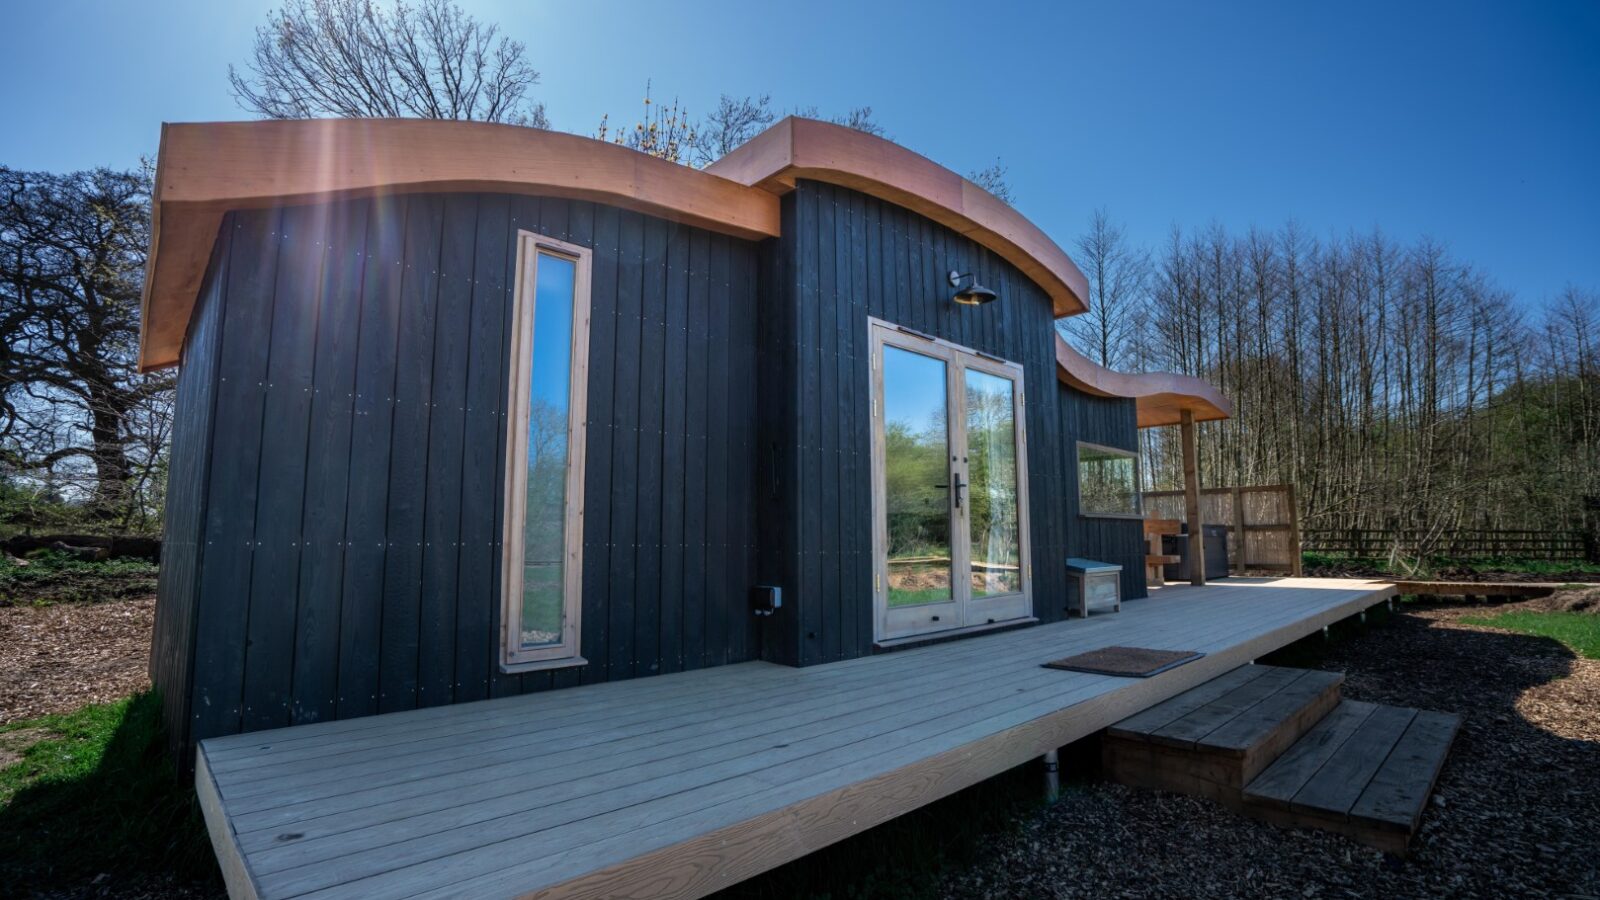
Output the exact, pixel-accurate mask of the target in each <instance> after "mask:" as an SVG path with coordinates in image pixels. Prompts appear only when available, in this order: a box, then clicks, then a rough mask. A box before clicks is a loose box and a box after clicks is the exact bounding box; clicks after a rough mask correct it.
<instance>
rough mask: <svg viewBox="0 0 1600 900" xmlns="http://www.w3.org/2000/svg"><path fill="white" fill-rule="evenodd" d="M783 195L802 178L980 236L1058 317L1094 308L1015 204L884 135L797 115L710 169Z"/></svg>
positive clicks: (1068, 264)
mask: <svg viewBox="0 0 1600 900" xmlns="http://www.w3.org/2000/svg"><path fill="white" fill-rule="evenodd" d="M706 171H707V172H711V173H712V174H715V175H721V176H723V177H725V178H731V179H732V180H734V181H737V182H739V183H741V184H749V185H755V186H757V187H762V188H765V189H766V190H769V191H772V192H773V193H777V194H786V193H788V192H789V191H791V190H794V183H795V180H796V179H799V178H808V179H811V180H814V181H825V182H828V183H830V184H838V185H842V186H844V187H848V188H852V189H854V190H858V191H861V192H862V193H865V194H871V195H873V196H874V197H878V198H881V199H884V200H888V201H890V202H892V203H896V204H899V205H900V206H904V207H906V208H907V209H910V210H913V211H915V212H918V213H921V214H922V215H924V216H927V217H928V218H930V219H932V220H934V221H935V222H938V223H939V224H941V225H944V226H945V227H947V228H950V229H952V230H954V231H958V232H960V233H961V234H964V235H966V236H967V237H970V238H972V239H973V240H975V241H977V242H978V243H979V244H982V245H983V246H985V247H988V248H989V249H990V250H993V251H994V252H995V253H997V254H999V255H1000V257H1001V258H1003V259H1005V260H1006V261H1007V262H1009V263H1011V264H1012V265H1014V266H1016V267H1017V268H1018V269H1021V270H1022V272H1023V274H1025V275H1027V276H1028V277H1029V278H1031V279H1033V280H1034V281H1035V282H1036V283H1038V285H1039V286H1040V287H1042V288H1044V290H1045V292H1046V293H1048V294H1049V295H1050V300H1051V303H1052V304H1053V305H1054V307H1055V314H1056V317H1057V318H1060V317H1062V316H1071V315H1076V314H1078V313H1081V312H1084V311H1086V310H1088V308H1089V282H1088V279H1086V278H1084V276H1083V272H1081V271H1079V270H1078V267H1077V265H1076V264H1075V263H1073V261H1072V260H1071V259H1070V258H1069V257H1068V256H1067V254H1066V252H1065V251H1063V250H1062V249H1061V248H1060V247H1058V246H1056V243H1055V241H1052V240H1050V237H1049V235H1046V234H1045V233H1044V232H1043V231H1040V230H1039V227H1038V226H1036V225H1034V224H1033V223H1032V222H1030V221H1028V220H1027V219H1025V218H1023V216H1022V214H1021V213H1019V212H1017V211H1016V210H1015V209H1012V208H1011V206H1010V204H1007V203H1006V202H1004V201H1002V200H1000V199H999V198H998V197H995V196H994V195H993V194H991V193H989V192H988V191H986V190H984V189H983V188H981V187H978V186H977V185H976V184H973V183H972V182H970V181H968V180H967V179H965V178H962V177H961V176H960V175H957V174H956V173H954V172H952V171H950V170H949V169H946V168H945V167H943V166H941V165H939V164H938V163H936V162H934V161H932V160H930V159H928V158H927V157H925V156H922V155H921V154H919V153H915V152H913V151H911V150H907V149H906V148H904V147H902V146H900V145H899V144H896V143H894V142H893V141H886V140H884V139H883V138H880V137H874V136H873V135H870V134H865V133H863V132H860V131H857V130H855V129H853V128H846V127H844V126H842V125H834V124H832V123H831V122H819V121H817V120H815V119H801V118H798V117H795V116H789V117H788V118H786V119H783V120H782V121H780V122H778V123H777V124H776V125H773V126H772V127H771V128H768V129H767V130H766V131H763V132H762V133H761V134H758V135H756V136H755V137H753V138H751V139H750V140H749V141H747V142H746V143H745V144H743V145H742V146H740V147H738V148H737V149H735V150H734V151H733V152H732V153H729V154H728V155H727V156H724V157H723V158H721V159H719V160H717V161H716V162H714V163H712V164H711V165H710V166H707V167H706Z"/></svg>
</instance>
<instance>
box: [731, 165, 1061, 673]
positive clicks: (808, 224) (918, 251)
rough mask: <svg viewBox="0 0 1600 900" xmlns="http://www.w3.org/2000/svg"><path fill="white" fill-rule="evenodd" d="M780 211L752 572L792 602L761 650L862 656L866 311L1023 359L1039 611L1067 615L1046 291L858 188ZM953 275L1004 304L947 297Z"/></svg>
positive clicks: (828, 189) (773, 251) (768, 284)
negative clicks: (970, 279)
mask: <svg viewBox="0 0 1600 900" xmlns="http://www.w3.org/2000/svg"><path fill="white" fill-rule="evenodd" d="M782 216H783V218H782V229H783V235H784V237H783V238H781V239H779V240H776V241H769V242H768V243H767V245H766V246H765V249H764V257H763V259H764V267H763V269H764V271H763V276H764V279H765V283H764V287H763V290H762V292H761V294H762V307H761V329H760V335H761V336H760V340H761V348H762V351H761V354H760V356H759V364H760V367H761V368H760V389H761V397H762V406H761V414H762V432H761V433H762V447H761V455H760V466H761V483H760V490H759V491H758V497H759V498H760V501H761V508H760V532H761V542H760V543H761V556H760V564H759V567H758V568H759V572H758V574H759V575H760V577H761V579H762V580H763V581H765V582H769V583H775V584H780V585H782V586H783V587H784V589H785V592H786V596H787V597H788V598H790V599H789V600H786V602H785V608H784V609H783V610H782V611H781V612H780V613H779V614H778V615H776V616H773V617H772V618H771V619H770V620H768V621H767V622H766V623H765V629H766V631H765V644H764V648H763V650H764V654H765V656H766V657H767V658H769V659H772V660H774V661H778V662H784V663H789V664H794V665H808V664H812V663H820V662H828V661H831V660H835V659H843V658H849V657H854V656H860V655H863V654H865V653H870V652H871V651H872V642H873V619H872V537H871V528H872V508H871V496H872V491H871V473H872V466H871V458H870V452H871V443H870V439H869V435H870V429H869V422H870V409H869V406H868V404H869V401H870V395H869V389H868V385H869V383H870V382H869V378H868V367H869V364H870V349H869V345H868V340H867V319H868V317H869V316H873V317H877V318H880V319H884V320H886V321H889V322H892V323H895V324H897V325H903V326H906V327H908V328H914V329H916V330H918V331H921V332H924V333H926V334H931V335H935V336H938V337H941V338H945V339H947V340H950V341H954V342H956V343H958V344H961V345H964V346H966V347H971V348H973V349H975V350H979V351H982V352H984V353H989V354H992V355H994V356H999V357H1002V358H1004V359H1007V360H1011V361H1014V362H1019V363H1021V364H1022V366H1023V369H1024V378H1025V381H1026V383H1025V401H1026V402H1025V406H1024V416H1025V421H1026V427H1027V441H1028V475H1027V484H1026V490H1027V491H1028V497H1029V513H1030V515H1029V517H1030V526H1031V530H1032V534H1031V535H1030V540H1031V548H1032V563H1033V591H1034V600H1033V605H1034V614H1035V615H1036V616H1038V617H1039V618H1040V619H1043V620H1045V621H1052V620H1055V619H1059V618H1061V617H1062V615H1063V613H1064V611H1065V603H1066V573H1065V569H1064V566H1063V561H1064V560H1065V558H1066V557H1067V556H1068V555H1069V554H1068V553H1067V549H1068V530H1067V527H1066V522H1067V517H1068V507H1067V503H1068V496H1069V495H1068V491H1067V488H1068V484H1067V482H1068V481H1069V479H1068V477H1067V475H1068V473H1067V472H1066V471H1065V470H1064V468H1063V463H1064V459H1063V456H1062V454H1061V451H1060V443H1061V441H1062V439H1063V434H1064V429H1063V418H1062V416H1063V408H1062V405H1061V404H1060V403H1058V402H1057V399H1056V393H1057V390H1058V388H1057V384H1058V382H1057V380H1056V376H1055V344H1054V333H1055V332H1054V327H1055V326H1054V320H1053V318H1052V314H1051V307H1050V301H1049V298H1048V297H1047V296H1046V295H1045V293H1044V292H1043V291H1042V290H1040V289H1039V287H1038V286H1037V285H1035V284H1034V283H1033V282H1032V281H1030V280H1029V279H1028V278H1027V277H1026V276H1024V275H1023V274H1022V273H1021V272H1020V271H1018V270H1017V269H1016V268H1015V267H1013V266H1012V265H1010V264H1009V263H1007V262H1005V261H1004V260H1001V259H1000V258H999V257H997V256H995V255H994V254H993V253H991V252H989V251H988V250H986V249H984V248H982V247H981V246H979V245H978V244H977V243H975V242H973V241H971V240H968V239H967V238H965V237H962V236H961V235H959V234H957V233H955V232H953V231H951V230H950V229H947V228H945V227H943V226H941V225H939V224H937V223H935V222H932V221H930V220H929V219H926V218H924V217H922V216H920V215H918V214H916V213H913V212H910V211H909V210H906V209H904V208H902V207H899V206H896V205H894V204H892V203H887V202H884V201H880V200H878V199H875V198H872V197H869V196H867V195H865V194H862V193H859V192H856V191H851V190H848V189H845V188H840V187H835V186H832V185H827V184H820V183H816V182H810V181H801V182H800V183H799V185H798V187H797V188H796V190H795V191H794V192H793V193H791V194H789V195H787V196H786V197H784V201H783V209H782ZM951 270H956V271H960V272H976V273H977V276H978V280H979V281H980V282H981V283H983V284H984V285H986V286H988V287H989V288H991V289H993V290H995V291H996V292H997V293H998V294H999V299H998V301H997V302H994V303H991V304H988V305H986V306H980V307H970V306H959V305H957V304H955V303H953V302H951V300H950V296H951V294H952V292H953V289H952V288H951V287H950V284H949V281H948V280H947V276H948V274H949V272H950V271H951Z"/></svg>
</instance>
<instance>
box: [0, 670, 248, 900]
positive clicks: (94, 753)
mask: <svg viewBox="0 0 1600 900" xmlns="http://www.w3.org/2000/svg"><path fill="white" fill-rule="evenodd" d="M39 732H43V733H44V734H43V735H42V738H43V739H41V740H38V741H37V742H34V743H31V744H30V745H28V746H27V747H26V749H24V750H22V751H21V752H22V759H21V761H20V762H16V763H14V764H13V765H10V766H8V767H6V768H4V769H0V884H3V885H5V886H6V889H7V890H16V891H18V892H19V893H21V894H26V893H27V891H28V889H29V888H30V887H32V888H39V889H43V888H45V887H52V888H60V887H62V886H64V885H67V884H70V883H72V882H74V881H79V880H82V879H87V878H93V877H95V876H97V875H100V874H102V873H105V874H110V875H112V876H114V877H116V876H125V875H132V874H144V873H162V874H165V873H171V874H173V875H175V876H177V877H180V878H184V879H193V880H199V879H205V880H211V881H217V880H218V873H217V870H216V862H215V860H214V858H213V857H212V855H211V848H210V842H209V841H208V839H207V837H206V831H205V824H204V821H203V819H202V817H201V815H200V809H199V805H198V804H197V803H196V801H195V797H194V790H193V789H192V788H190V787H188V786H187V785H185V784H183V783H181V782H180V781H178V779H177V777H176V774H175V773H176V768H175V766H174V765H173V761H172V758H171V757H170V756H168V755H167V752H166V739H165V735H164V733H163V731H162V726H161V703H160V700H159V699H158V697H157V696H156V694H155V693H154V692H145V693H142V694H137V695H135V696H133V697H130V698H128V699H126V700H122V701H119V702H117V703H109V704H100V705H94V706H86V707H84V708H82V709H80V710H78V711H77V712H73V713H69V714H67V715H59V716H45V717H43V718H39V719H31V720H29V721H25V722H16V723H13V724H10V725H5V726H0V746H4V745H6V744H7V743H8V739H9V742H10V743H12V744H13V745H14V744H15V743H16V742H18V741H19V739H20V738H22V737H23V736H25V735H32V736H34V737H39V736H40V735H39Z"/></svg>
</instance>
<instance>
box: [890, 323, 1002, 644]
mask: <svg viewBox="0 0 1600 900" xmlns="http://www.w3.org/2000/svg"><path fill="white" fill-rule="evenodd" d="M871 329H872V353H873V357H872V373H873V385H872V390H873V423H872V429H873V518H874V548H875V552H874V557H875V558H874V566H875V570H874V574H873V589H874V599H875V604H876V612H877V620H876V621H877V634H876V637H877V639H878V640H880V641H884V640H893V639H895V638H904V637H911V636H915V635H920V634H930V633H934V632H939V631H946V630H951V629H957V628H970V627H975V626H983V625H989V624H998V623H1001V622H1005V621H1008V620H1014V619H1020V618H1025V617H1027V616H1029V615H1031V614H1032V606H1031V602H1030V590H1029V587H1030V586H1029V581H1030V572H1029V568H1028V545H1027V534H1028V527H1027V515H1028V513H1027V496H1026V492H1024V491H1023V490H1021V485H1023V484H1025V483H1026V476H1027V462H1026V452H1025V448H1026V442H1025V440H1024V433H1023V424H1022V423H1023V415H1022V407H1023V400H1024V394H1023V387H1022V367H1021V366H1019V365H1016V364H1013V363H1008V362H1005V361H1003V360H998V359H995V358H992V357H988V356H982V355H979V354H977V353H974V352H972V351H969V350H966V349H964V348H961V347H957V346H955V345H953V344H949V343H946V342H943V341H939V340H935V339H931V338H927V337H924V336H921V335H918V334H915V333H910V332H905V331H902V330H901V329H898V328H896V327H894V326H892V325H888V324H886V323H881V322H876V321H874V322H873V324H872V326H871Z"/></svg>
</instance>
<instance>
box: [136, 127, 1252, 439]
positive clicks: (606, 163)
mask: <svg viewBox="0 0 1600 900" xmlns="http://www.w3.org/2000/svg"><path fill="white" fill-rule="evenodd" d="M800 178H806V179H813V180H817V181H824V182H829V183H832V184H838V185H841V186H844V187H848V188H852V189H854V190H858V191H862V192H863V193H867V194H871V195H873V196H875V197H878V198H880V199H883V200H887V201H889V202H892V203H896V204H899V205H901V206H904V207H906V208H908V209H911V210H913V211H915V212H918V213H920V214H922V215H925V216H927V217H928V218H930V219H933V220H934V221H936V222H939V223H940V224H943V225H945V226H946V227H948V228H951V229H953V230H955V231H957V232H960V233H962V234H965V235H967V236H968V237H970V238H972V239H973V240H974V241H976V242H977V243H979V244H980V245H982V246H984V247H987V248H989V249H990V250H992V251H994V252H995V253H996V254H998V255H999V256H1000V257H1001V258H1003V259H1005V260H1007V261H1008V262H1010V263H1011V264H1013V265H1015V266H1016V267H1017V268H1018V269H1020V270H1021V271H1022V272H1023V273H1024V274H1026V275H1027V276H1028V277H1029V278H1031V279H1033V280H1034V281H1035V282H1037V283H1038V284H1039V286H1040V287H1042V288H1043V289H1044V290H1045V291H1046V293H1047V294H1048V295H1049V296H1050V298H1051V303H1052V306H1053V308H1054V310H1055V314H1056V316H1057V317H1060V316H1068V315H1074V314H1076V313H1080V312H1083V311H1085V310H1086V309H1088V295H1089V290H1088V283H1087V280H1086V279H1085V278H1084V276H1083V273H1082V272H1081V271H1079V270H1078V267H1077V266H1076V265H1074V264H1073V262H1072V260H1071V259H1070V258H1069V257H1068V256H1067V254H1066V253H1065V252H1064V251H1063V250H1062V249H1061V248H1060V247H1058V246H1057V245H1056V244H1055V242H1054V241H1052V240H1050V238H1049V237H1048V236H1047V235H1045V233H1044V232H1042V231H1040V230H1039V228H1038V227H1037V226H1035V225H1034V224H1033V223H1032V222H1029V221H1028V220H1027V219H1025V218H1023V216H1022V215H1021V214H1020V213H1018V212H1017V211H1016V210H1014V209H1012V208H1011V207H1010V206H1009V205H1007V204H1006V203H1004V202H1002V201H1000V200H999V199H997V198H995V197H994V196H993V195H991V194H989V193H988V192H987V191H985V190H983V189H982V188H980V187H978V186H977V185H975V184H973V183H972V182H970V181H968V180H966V179H965V178H962V177H961V176H960V175H957V174H956V173H954V172H952V171H950V170H948V169H946V168H944V167H942V166H940V165H938V164H937V163H934V162H932V161H931V160H929V159H927V158H926V157H923V156H921V155H919V154H916V153H913V152H912V151H910V150H907V149H906V148H904V147H901V146H899V145H898V144H895V143H892V142H890V141H886V140H883V139H882V138H878V137H874V136H872V135H869V134H864V133H862V132H859V131H855V130H853V129H849V128H844V127H842V126H839V125H833V124H830V123H827V122H818V121H815V120H812V119H801V118H795V117H789V118H786V119H784V120H782V121H781V122H779V123H777V124H776V125H774V126H772V127H771V128H769V129H767V130H766V131H764V132H762V133H761V134H760V135H757V136H756V137H755V138H754V139H752V140H751V141H749V142H748V143H746V144H745V145H744V146H742V147H740V148H739V149H737V150H735V151H734V152H732V153H730V154H728V155H727V156H726V157H724V158H723V159H721V160H718V161H717V162H716V163H714V164H712V165H711V166H710V167H709V168H707V169H706V170H704V171H700V170H696V169H692V168H689V167H688V166H681V165H678V164H676V163H671V162H667V161H665V160H661V159H656V158H654V157H651V156H648V155H646V154H643V153H638V152H636V151H633V150H629V149H627V148H625V147H621V146H618V145H616V144H612V143H608V142H605V141H598V140H594V139H592V138H586V137H579V136H577V135H572V134H564V133H562V132H557V131H541V130H538V129H532V128H521V127H517V126H511V125H498V124H491V123H485V122H455V121H443V120H432V119H312V120H290V121H270V120H269V121H258V122H208V123H194V124H167V125H163V126H162V128H161V149H160V154H159V157H158V159H157V165H156V179H155V186H154V189H153V191H152V197H151V201H152V202H151V211H152V223H151V225H152V228H151V244H150V257H149V262H148V263H147V268H146V272H145V285H144V299H143V310H142V316H141V319H142V328H141V329H140V346H139V365H140V367H141V368H142V369H144V370H147V371H148V370H150V369H158V368H163V367H166V366H172V365H177V364H178V362H179V361H180V356H181V354H182V352H183V339H184V335H185V333H186V332H187V330H188V325H189V318H190V316H191V314H192V313H193V310H194V303H195V298H196V297H197V296H198V294H199V292H200V287H201V281H202V280H203V279H204V278H205V270H206V265H207V264H208V262H209V260H210V256H211V251H212V247H213V246H214V244H215V243H216V239H217V232H218V229H219V228H220V227H221V225H222V218H223V215H224V214H226V213H227V212H228V211H229V210H236V209H251V208H260V207H267V206H281V205H290V204H299V203H312V202H319V201H325V200H331V199H338V198H346V197H362V196H373V195H377V194H385V193H418V192H434V193H438V192H446V191H493V192H500V193H517V194H541V195H550V196H559V197H570V198H575V199H584V200H594V201H597V202H601V203H607V204H610V205H613V206H620V207H623V208H626V209H633V210H637V211H639V212H644V213H649V214H651V215H655V216H660V217H662V218H665V219H670V220H673V221H678V222H684V223H686V224H690V225H695V226H698V227H702V228H707V229H711V230H713V231H719V232H723V233H726V234H731V235H735V236H737V237H741V238H746V239H759V238H765V237H777V236H779V233H780V216H779V199H778V198H779V196H780V195H782V194H785V193H788V192H789V191H791V190H793V189H794V184H795V180H796V179H800ZM1056 358H1057V362H1058V374H1059V375H1060V377H1061V379H1062V380H1063V381H1065V382H1067V383H1068V384H1072V385H1074V386H1075V387H1078V388H1080V389H1082V390H1086V391H1089V392H1090V393H1095V394H1100V395H1102V396H1122V397H1134V398H1136V399H1137V400H1138V403H1139V424H1140V425H1141V426H1144V425H1152V424H1167V423H1169V422H1175V421H1177V416H1178V410H1180V409H1184V408H1190V409H1193V410H1194V411H1195V413H1196V418H1199V419H1205V418H1225V417H1226V416H1227V415H1228V412H1229V408H1228V404H1227V401H1226V400H1224V399H1223V398H1222V397H1221V396H1220V395H1219V394H1217V392H1216V390H1215V389H1214V388H1212V387H1211V386H1210V385H1208V384H1206V383H1205V382H1202V381H1200V380H1198V379H1193V378H1186V377H1183V376H1167V375H1161V376H1157V375H1120V374H1118V373H1115V372H1110V371H1109V370H1106V369H1101V368H1100V367H1098V366H1094V365H1093V364H1092V363H1090V362H1089V361H1088V360H1086V359H1084V358H1083V357H1081V356H1078V355H1077V354H1076V353H1074V352H1073V351H1072V350H1071V348H1070V347H1067V346H1066V345H1065V344H1063V343H1059V338H1058V344H1057V348H1056Z"/></svg>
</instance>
